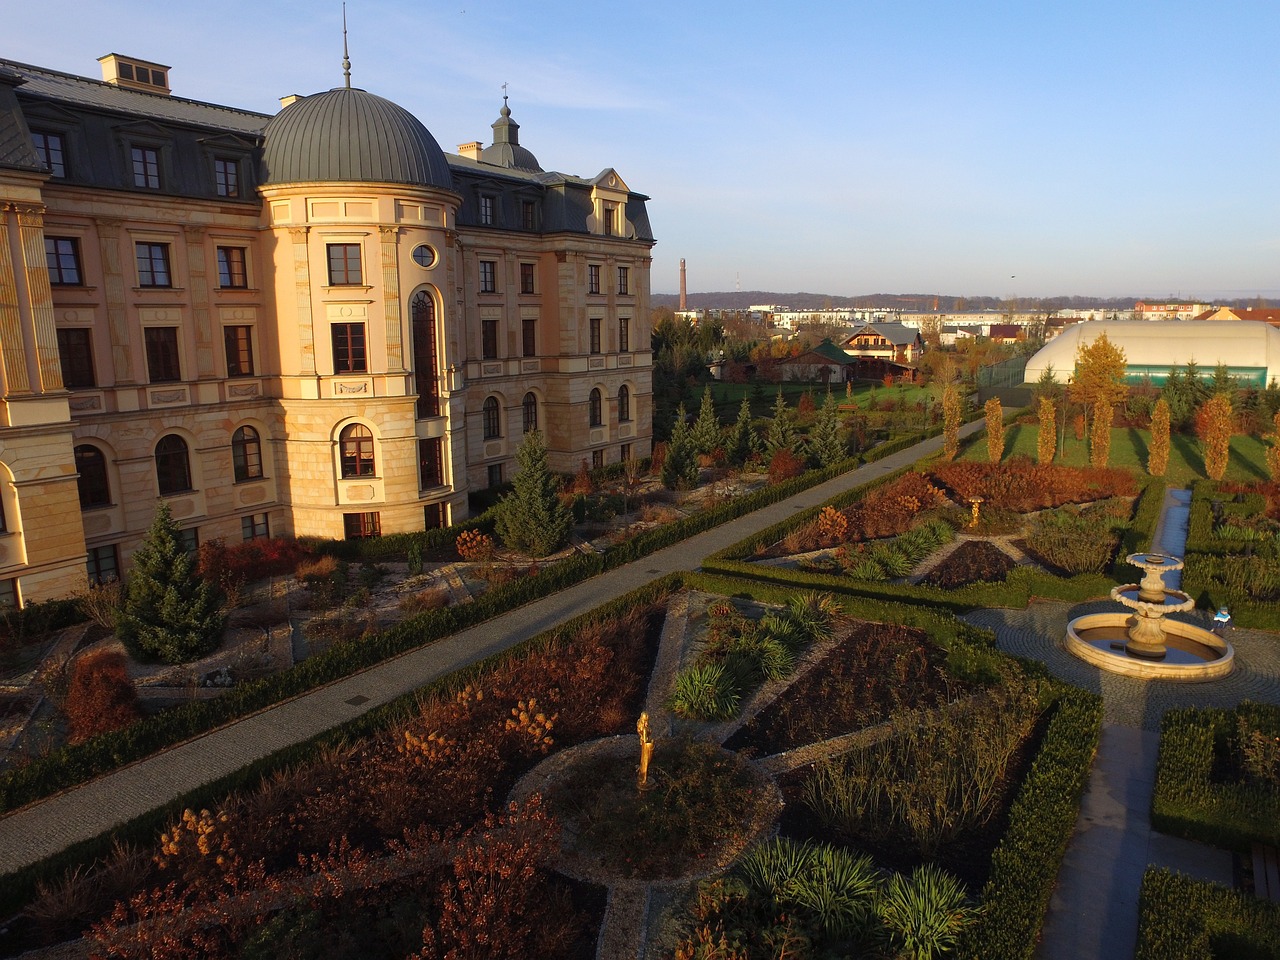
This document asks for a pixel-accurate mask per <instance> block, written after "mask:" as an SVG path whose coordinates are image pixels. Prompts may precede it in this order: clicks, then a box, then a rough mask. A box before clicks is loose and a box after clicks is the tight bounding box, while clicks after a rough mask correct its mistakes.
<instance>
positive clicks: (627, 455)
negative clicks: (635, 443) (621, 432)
mask: <svg viewBox="0 0 1280 960" xmlns="http://www.w3.org/2000/svg"><path fill="white" fill-rule="evenodd" d="M630 459H631V444H629V443H624V444H623V445H622V446H621V447H619V448H618V460H619V461H620V462H622V463H626V462H627V461H629V460H630Z"/></svg>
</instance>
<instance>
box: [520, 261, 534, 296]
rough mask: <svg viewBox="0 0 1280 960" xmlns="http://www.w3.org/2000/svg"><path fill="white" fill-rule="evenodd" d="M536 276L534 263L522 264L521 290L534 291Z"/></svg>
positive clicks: (522, 291) (525, 291) (524, 291)
mask: <svg viewBox="0 0 1280 960" xmlns="http://www.w3.org/2000/svg"><path fill="white" fill-rule="evenodd" d="M534 276H535V270H534V264H532V263H522V264H520V292H521V293H533V278H534Z"/></svg>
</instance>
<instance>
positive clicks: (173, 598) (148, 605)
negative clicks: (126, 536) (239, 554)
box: [116, 501, 226, 663]
mask: <svg viewBox="0 0 1280 960" xmlns="http://www.w3.org/2000/svg"><path fill="white" fill-rule="evenodd" d="M222 602H223V596H222V592H221V591H220V590H219V589H218V588H217V587H216V586H215V585H214V584H212V583H209V582H207V581H206V580H204V579H203V578H202V577H201V576H200V575H199V574H198V573H196V558H195V557H194V556H192V555H191V554H189V553H187V551H186V550H184V549H183V548H182V545H181V544H180V543H179V542H178V526H177V524H175V523H174V522H173V516H172V515H171V514H170V513H169V505H168V504H167V503H165V502H164V501H161V502H160V506H159V507H157V508H156V516H155V519H154V520H153V521H152V522H151V529H150V530H148V531H147V536H146V539H145V540H143V541H142V546H141V547H139V548H138V550H137V552H136V553H134V555H133V567H132V569H131V570H130V572H129V577H128V580H127V582H126V584H125V591H124V600H123V602H122V603H121V605H120V616H119V619H118V620H117V622H116V634H117V636H119V637H120V639H121V640H122V641H124V643H125V645H126V646H127V647H128V648H129V650H130V651H131V652H133V653H134V654H135V655H141V656H143V657H147V658H152V659H158V660H163V661H164V662H165V663H186V662H188V661H191V660H195V659H197V658H198V657H202V656H204V655H205V654H207V653H209V652H210V651H212V650H213V649H214V648H215V647H217V645H218V641H219V640H220V639H221V638H222V627H223V625H224V623H225V622H226V616H225V614H224V613H223V610H222Z"/></svg>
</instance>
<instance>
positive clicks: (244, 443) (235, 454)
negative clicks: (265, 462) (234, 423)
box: [231, 427, 262, 483]
mask: <svg viewBox="0 0 1280 960" xmlns="http://www.w3.org/2000/svg"><path fill="white" fill-rule="evenodd" d="M231 466H232V468H233V469H234V470H235V476H236V483H242V482H243V481H245V480H257V479H259V478H260V477H261V476H262V441H261V440H259V439H258V431H257V430H255V429H253V427H241V428H240V429H239V430H237V431H236V432H235V433H233V434H232V435H231Z"/></svg>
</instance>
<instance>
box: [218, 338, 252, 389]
mask: <svg viewBox="0 0 1280 960" xmlns="http://www.w3.org/2000/svg"><path fill="white" fill-rule="evenodd" d="M222 339H223V343H224V345H225V347H226V351H227V376H228V377H252V376H253V327H248V326H231V327H223V328H222Z"/></svg>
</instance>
